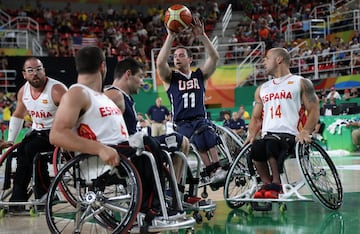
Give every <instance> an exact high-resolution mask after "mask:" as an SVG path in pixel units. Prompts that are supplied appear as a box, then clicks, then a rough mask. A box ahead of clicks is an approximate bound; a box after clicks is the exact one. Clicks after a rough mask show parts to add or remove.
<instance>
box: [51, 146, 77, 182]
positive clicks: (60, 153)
mask: <svg viewBox="0 0 360 234" xmlns="http://www.w3.org/2000/svg"><path fill="white" fill-rule="evenodd" d="M73 157H74V154H73V153H71V152H69V151H66V150H64V149H62V148H60V147H59V146H57V147H55V150H54V154H53V158H52V164H53V169H54V174H55V175H56V174H57V173H58V171H59V170H60V169H61V168H62V167H63V166H64V165H65V164H66V163H67V162H68V161H70V160H71V159H72V158H73Z"/></svg>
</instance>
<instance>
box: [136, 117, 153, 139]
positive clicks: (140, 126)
mask: <svg viewBox="0 0 360 234" xmlns="http://www.w3.org/2000/svg"><path fill="white" fill-rule="evenodd" d="M136 120H137V123H136V130H137V131H138V132H142V133H144V134H145V135H148V136H150V135H151V127H150V123H149V122H148V121H147V120H146V119H144V116H143V114H142V113H141V112H138V113H136Z"/></svg>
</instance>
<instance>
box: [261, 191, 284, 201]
mask: <svg viewBox="0 0 360 234" xmlns="http://www.w3.org/2000/svg"><path fill="white" fill-rule="evenodd" d="M279 193H280V192H278V191H275V190H269V191H265V193H264V196H265V198H269V199H278V198H279Z"/></svg>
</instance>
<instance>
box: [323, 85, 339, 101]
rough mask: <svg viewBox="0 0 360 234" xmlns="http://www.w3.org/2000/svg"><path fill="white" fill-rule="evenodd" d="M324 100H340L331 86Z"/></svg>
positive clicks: (337, 93)
mask: <svg viewBox="0 0 360 234" xmlns="http://www.w3.org/2000/svg"><path fill="white" fill-rule="evenodd" d="M326 99H328V100H331V99H339V100H341V96H340V93H339V92H338V91H336V89H335V87H334V86H332V87H331V90H330V93H329V94H328V95H327V96H326Z"/></svg>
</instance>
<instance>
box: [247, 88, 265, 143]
mask: <svg viewBox="0 0 360 234" xmlns="http://www.w3.org/2000/svg"><path fill="white" fill-rule="evenodd" d="M260 88H261V86H259V87H258V88H257V89H256V91H255V95H254V99H255V104H254V107H253V111H252V115H251V119H250V122H249V132H248V137H247V139H246V143H247V142H250V143H252V142H253V141H254V140H255V137H256V135H257V134H258V133H259V131H260V129H261V125H262V111H263V103H262V101H261V98H260Z"/></svg>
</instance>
